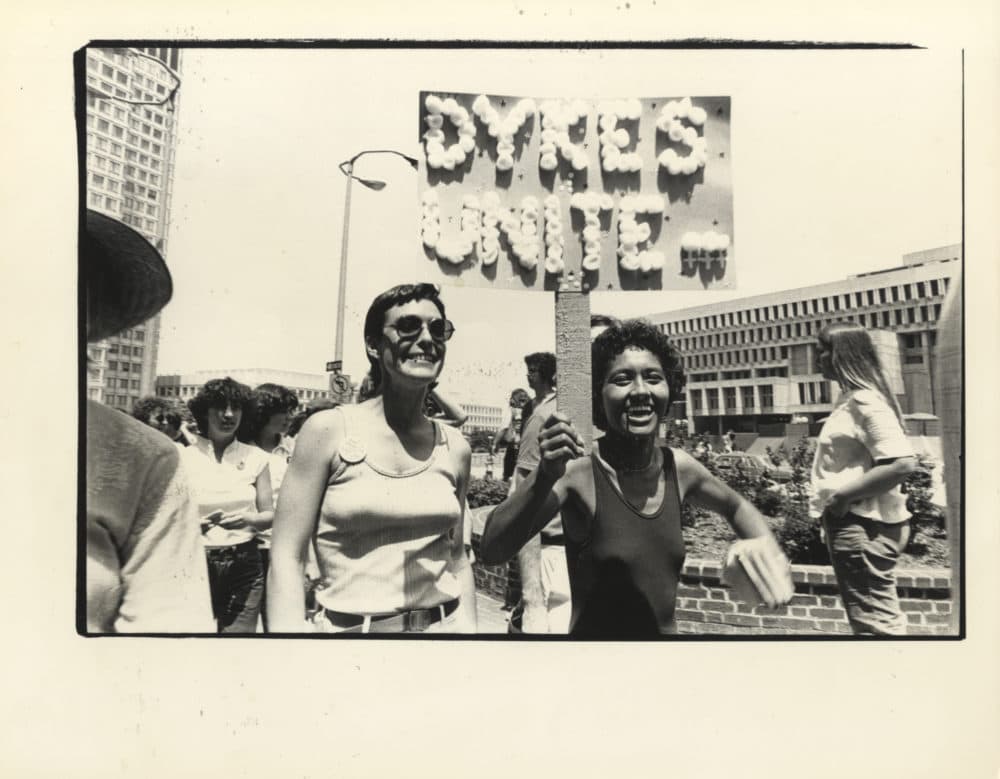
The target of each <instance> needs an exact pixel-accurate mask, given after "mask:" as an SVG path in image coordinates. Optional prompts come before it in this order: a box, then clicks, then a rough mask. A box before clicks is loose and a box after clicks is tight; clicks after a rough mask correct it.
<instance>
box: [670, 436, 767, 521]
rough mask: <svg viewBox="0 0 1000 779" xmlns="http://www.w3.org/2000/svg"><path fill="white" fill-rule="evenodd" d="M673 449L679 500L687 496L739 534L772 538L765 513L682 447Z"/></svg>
mask: <svg viewBox="0 0 1000 779" xmlns="http://www.w3.org/2000/svg"><path fill="white" fill-rule="evenodd" d="M673 452H674V459H675V461H676V463H677V477H678V481H679V482H680V488H681V500H682V501H683V500H690V501H691V502H692V503H694V504H696V505H698V506H701V507H703V508H707V509H708V510H709V511H714V512H715V513H716V514H720V515H721V516H723V517H725V519H726V521H727V522H729V524H730V525H731V526H732V528H733V530H734V531H735V532H736V534H737V535H738V536H739V537H740V538H761V537H771V538H773V536H771V531H770V529H768V527H767V523H766V522H765V521H764V517H763V516H762V515H761V513H760V512H759V511H757V509H755V508H754V507H753V504H752V503H750V501H748V500H747V499H746V498H744V497H743V496H742V495H740V494H739V493H738V492H736V491H735V490H733V489H732V488H731V487H729V486H728V485H727V484H725V483H724V482H722V481H720V480H719V479H717V478H716V477H715V476H713V475H712V474H711V473H710V472H709V470H708V469H707V468H706V467H705V466H704V465H702V464H701V463H700V462H698V461H697V460H696V459H694V458H693V457H692V456H691V455H689V454H688V453H687V452H685V451H684V450H683V449H674V450H673Z"/></svg>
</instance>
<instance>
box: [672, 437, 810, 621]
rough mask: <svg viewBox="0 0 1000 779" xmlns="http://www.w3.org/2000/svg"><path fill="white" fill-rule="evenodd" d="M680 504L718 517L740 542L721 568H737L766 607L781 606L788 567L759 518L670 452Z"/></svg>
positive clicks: (698, 467)
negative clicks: (690, 504)
mask: <svg viewBox="0 0 1000 779" xmlns="http://www.w3.org/2000/svg"><path fill="white" fill-rule="evenodd" d="M673 452H674V457H675V462H676V463H677V477H678V481H679V483H680V488H681V500H685V499H688V500H690V501H691V502H692V503H695V504H697V505H699V506H703V507H704V508H707V509H709V510H710V511H714V512H716V513H717V514H721V515H722V516H723V517H725V518H726V520H727V521H728V522H729V524H730V525H731V526H732V528H733V530H734V531H736V534H737V535H738V536H739V537H740V538H741V539H743V540H741V541H737V542H736V543H734V544H733V545H732V546H730V547H729V551H728V552H727V554H726V560H725V567H726V568H727V569H731V568H734V567H735V568H739V569H740V570H742V571H743V572H745V573H746V575H747V577H749V579H750V581H751V582H752V583H753V585H754V588H755V589H756V591H757V594H758V595H759V597H760V598H761V599H762V600H763V601H764V603H766V604H767V605H768V606H771V607H772V608H773V607H776V606H782V605H784V604H786V603H788V601H790V600H791V598H792V596H793V595H794V594H795V585H794V584H793V583H792V576H791V566H790V564H789V562H788V558H786V557H785V553H784V552H782V551H781V547H780V546H779V545H778V542H777V540H776V539H775V537H774V535H773V534H772V533H771V530H770V529H769V528H768V526H767V523H766V522H765V521H764V517H763V515H762V514H761V513H760V512H759V511H757V509H755V508H754V507H753V505H752V504H751V503H750V501H748V500H747V499H746V498H744V497H743V496H742V495H740V494H739V493H737V492H735V491H734V490H733V489H731V488H730V487H729V486H728V485H726V484H724V483H722V482H721V481H720V480H719V479H717V478H716V477H715V476H713V475H712V474H711V473H709V471H708V469H707V468H705V466H704V465H702V464H701V463H700V462H698V461H697V460H695V459H694V458H693V457H692V456H691V455H689V454H688V453H687V452H685V451H683V450H679V449H675V450H673Z"/></svg>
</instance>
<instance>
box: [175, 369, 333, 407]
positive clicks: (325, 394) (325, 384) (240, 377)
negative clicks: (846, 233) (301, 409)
mask: <svg viewBox="0 0 1000 779" xmlns="http://www.w3.org/2000/svg"><path fill="white" fill-rule="evenodd" d="M226 376H229V377H230V378H232V379H235V380H236V381H238V382H240V383H242V384H246V385H247V386H249V387H250V388H253V387H256V386H258V385H260V384H280V385H281V386H283V387H288V389H290V390H293V391H294V392H295V394H296V395H298V396H299V403H300V404H302V405H303V406H304V405H305V404H306V403H308V402H309V401H310V400H318V399H321V398H322V399H325V400H329V399H330V398H331V397H332V395H331V393H330V381H329V378H328V377H327V375H326V374H325V373H301V372H299V371H281V370H273V369H270V368H218V369H214V368H213V369H212V370H206V371H193V372H191V373H182V374H169V375H165V376H157V377H156V394H157V395H158V396H160V397H164V398H173V399H175V400H180V401H181V402H184V403H186V402H187V401H188V400H190V399H191V398H193V397H194V396H195V394H196V393H197V392H198V390H199V389H201V387H202V385H203V384H204V383H205V382H206V381H209V380H210V379H222V378H225V377H226Z"/></svg>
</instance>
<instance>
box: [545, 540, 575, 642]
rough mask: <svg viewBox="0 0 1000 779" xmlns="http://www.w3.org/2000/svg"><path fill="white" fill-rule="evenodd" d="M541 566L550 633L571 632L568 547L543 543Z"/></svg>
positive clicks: (571, 610)
mask: <svg viewBox="0 0 1000 779" xmlns="http://www.w3.org/2000/svg"><path fill="white" fill-rule="evenodd" d="M539 567H540V570H539V574H540V577H541V583H542V597H543V598H544V599H545V610H546V612H548V619H549V633H557V634H566V633H569V620H570V617H571V616H572V614H573V603H572V601H571V600H570V590H569V571H568V569H567V568H566V547H564V546H555V545H544V544H543V545H542V549H541V561H540V563H539Z"/></svg>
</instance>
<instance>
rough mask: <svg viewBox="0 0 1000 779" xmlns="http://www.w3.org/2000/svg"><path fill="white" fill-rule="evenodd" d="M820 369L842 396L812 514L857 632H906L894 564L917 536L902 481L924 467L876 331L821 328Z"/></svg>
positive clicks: (826, 434) (817, 469) (830, 423)
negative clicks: (912, 531)
mask: <svg viewBox="0 0 1000 779" xmlns="http://www.w3.org/2000/svg"><path fill="white" fill-rule="evenodd" d="M817 347H818V349H817V357H816V361H817V363H818V368H819V370H820V373H822V374H823V378H825V379H829V380H830V381H836V382H837V383H838V384H839V385H840V389H841V394H840V397H839V398H837V401H836V403H835V404H834V407H833V411H832V412H830V416H829V417H827V419H826V421H825V422H824V423H823V429H822V430H821V431H820V434H819V440H818V441H817V444H816V457H815V460H814V462H813V471H812V496H811V501H810V507H809V513H810V515H811V516H813V517H817V518H820V519H821V521H822V523H823V529H824V531H825V533H826V543H827V547H828V549H829V552H830V559H831V561H832V563H833V570H834V573H836V575H837V584H838V585H839V587H840V594H841V598H842V599H843V601H844V608H845V609H846V611H847V618H848V621H849V622H850V623H851V628H852V629H853V630H854V632H855V633H858V634H863V635H864V634H867V635H902V634H905V633H906V617H905V615H904V614H903V612H902V609H900V606H899V596H898V595H897V593H896V579H895V574H894V570H893V569H894V568H895V566H896V561H897V560H898V559H899V555H900V553H901V552H902V551H903V549H905V548H906V542H907V540H908V539H909V537H910V522H909V520H910V514H909V512H908V511H907V510H906V500H905V498H904V497H903V495H902V493H901V492H900V489H899V485H900V484H901V483H902V482H903V481H904V480H905V479H906V477H907V476H909V475H910V474H911V473H912V472H913V471H914V470H915V469H916V467H917V460H916V457H914V454H913V448H912V447H911V446H910V442H909V440H908V439H907V438H906V432H905V429H904V427H903V415H902V412H901V411H900V409H899V404H897V403H896V399H895V397H894V396H893V394H892V390H891V389H890V387H889V382H888V381H887V380H886V378H885V373H884V372H883V370H882V364H881V362H880V361H879V357H878V353H877V352H876V351H875V346H874V344H873V343H872V340H871V336H869V335H868V332H867V331H866V330H865V329H864V327H862V326H861V325H858V324H856V323H854V322H834V323H833V324H831V325H827V326H826V327H825V328H823V330H821V331H820V334H819V338H818V341H817Z"/></svg>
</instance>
